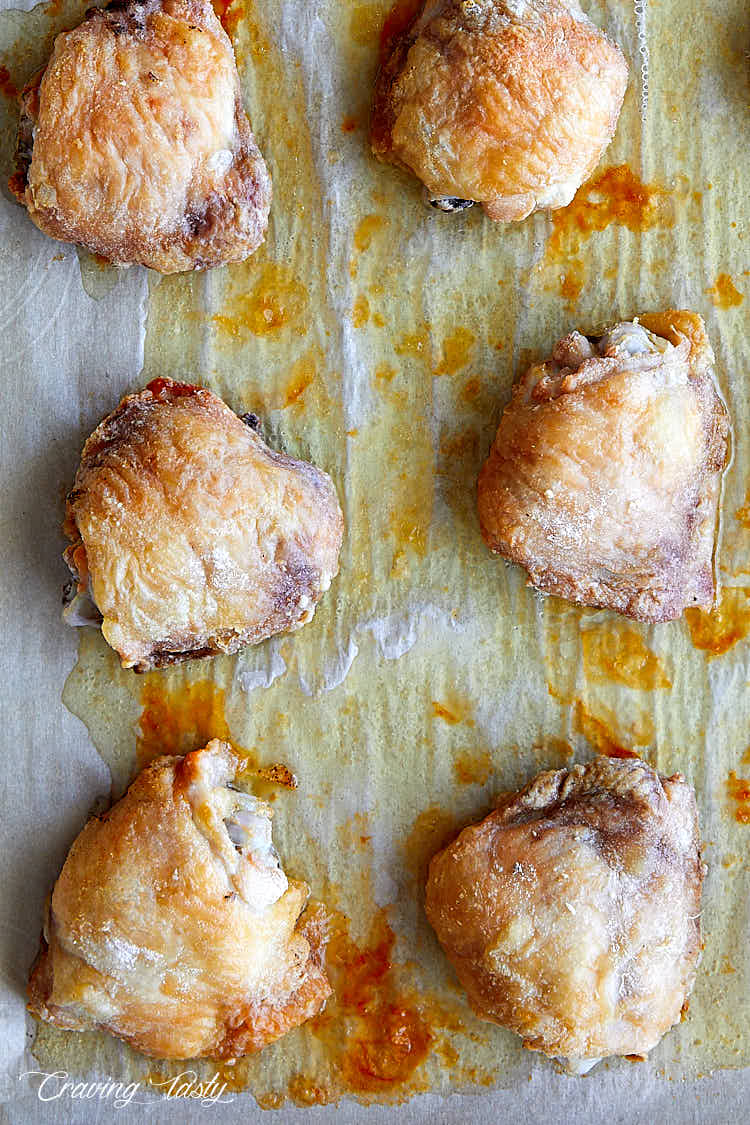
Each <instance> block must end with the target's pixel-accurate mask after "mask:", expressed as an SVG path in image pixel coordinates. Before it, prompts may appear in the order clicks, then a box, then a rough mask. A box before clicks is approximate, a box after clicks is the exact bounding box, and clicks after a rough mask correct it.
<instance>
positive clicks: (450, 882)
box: [426, 758, 704, 1070]
mask: <svg viewBox="0 0 750 1125" xmlns="http://www.w3.org/2000/svg"><path fill="white" fill-rule="evenodd" d="M703 874H704V868H703V865H702V862H701V858H700V847H699V837H698V818H697V809H696V804H695V797H694V794H693V792H692V789H691V788H690V786H689V785H688V784H687V782H686V781H685V779H684V778H683V777H681V776H680V775H679V774H676V775H675V776H674V777H670V778H663V777H659V775H658V774H656V773H655V772H654V771H653V770H652V769H651V768H650V767H649V766H648V765H647V764H646V763H645V762H642V761H639V760H635V759H628V760H615V759H609V758H599V759H597V760H596V761H594V762H593V763H591V764H590V765H588V766H581V765H576V766H573V767H572V768H571V769H567V770H557V771H553V772H548V773H542V774H540V775H539V776H538V777H537V778H535V779H534V780H533V781H532V782H531V783H530V784H529V785H527V786H526V788H525V789H522V790H521V792H520V793H514V794H511V795H509V796H506V797H504V798H502V799H501V800H500V801H499V802H498V807H497V811H495V812H493V813H491V814H490V815H489V816H488V817H487V818H486V819H485V820H483V821H481V822H480V823H479V824H474V825H472V826H471V827H469V828H466V829H464V831H463V832H462V833H461V834H460V835H459V836H458V838H457V839H456V840H455V841H454V842H453V843H452V844H450V845H449V846H448V847H447V848H445V849H444V850H443V851H441V852H439V853H438V854H437V855H436V856H435V857H434V859H433V860H432V863H431V865H430V870H429V878H428V883H427V892H426V895H427V897H426V910H427V916H428V918H429V920H430V922H431V924H432V926H433V927H434V929H435V932H436V933H437V936H438V939H439V940H440V943H441V945H442V946H443V949H444V950H445V952H446V954H447V955H448V957H449V958H450V960H451V962H452V963H453V966H454V968H455V969H456V972H457V974H458V977H459V979H460V981H461V983H462V985H463V986H464V988H465V989H466V992H467V994H468V998H469V1001H470V1003H471V1006H472V1007H473V1008H474V1010H475V1011H476V1012H477V1014H478V1015H480V1016H482V1017H483V1018H484V1019H488V1020H492V1021H493V1022H495V1023H499V1024H501V1025H502V1026H503V1027H507V1028H509V1029H510V1030H512V1031H514V1032H516V1033H517V1034H518V1035H521V1036H523V1040H524V1046H525V1047H528V1048H530V1049H532V1050H535V1051H543V1052H545V1053H546V1054H548V1055H550V1056H560V1057H563V1058H568V1059H569V1060H570V1061H571V1065H572V1066H573V1067H574V1068H576V1069H579V1070H585V1069H586V1068H587V1067H588V1066H589V1065H593V1063H594V1062H595V1061H597V1060H598V1059H599V1058H602V1057H605V1056H608V1055H641V1056H642V1055H645V1054H646V1053H647V1052H648V1051H650V1050H651V1049H652V1048H653V1047H654V1046H655V1045H656V1044H657V1043H658V1041H659V1040H660V1039H661V1037H662V1036H663V1035H664V1034H665V1032H666V1031H668V1030H669V1028H670V1027H671V1026H672V1025H673V1024H674V1023H676V1022H677V1021H678V1020H679V1018H680V1013H681V1011H682V1008H683V1005H684V1003H685V1001H686V999H687V997H688V996H689V994H690V991H691V989H692V987H693V982H694V980H695V973H696V966H697V963H698V959H699V955H700V949H701V937H700V909H701V908H700V900H701V888H702V882H703Z"/></svg>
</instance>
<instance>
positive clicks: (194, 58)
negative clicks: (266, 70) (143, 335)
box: [11, 0, 271, 273]
mask: <svg viewBox="0 0 750 1125" xmlns="http://www.w3.org/2000/svg"><path fill="white" fill-rule="evenodd" d="M22 110H23V112H22V118H21V124H20V128H19V144H18V169H19V170H18V172H17V174H16V175H15V176H14V177H13V178H12V180H11V189H12V190H13V191H14V193H15V194H16V196H17V197H18V199H19V200H20V202H21V203H23V204H24V205H25V207H26V208H27V210H28V212H29V215H30V217H31V218H32V219H33V221H34V222H35V223H36V225H37V226H38V227H39V229H40V230H42V231H44V232H45V234H49V235H51V236H52V237H53V238H57V239H60V240H61V241H63V242H77V243H80V244H81V245H83V246H85V247H86V248H87V249H89V250H91V251H92V252H94V253H96V254H99V255H101V256H102V257H104V258H106V259H108V260H109V261H111V262H114V263H119V264H126V263H131V262H140V263H141V264H142V265H144V266H149V267H151V269H155V270H159V271H160V272H161V273H175V272H178V271H181V270H192V269H205V268H207V267H210V266H219V265H223V264H224V263H226V262H238V261H242V260H244V259H245V258H247V257H249V255H250V254H252V253H253V251H254V250H255V249H257V247H258V246H259V245H260V243H261V242H262V241H263V235H264V233H265V229H266V224H267V222H268V209H269V206H270V200H271V184H270V180H269V177H268V172H267V171H266V166H265V164H264V162H263V158H262V157H261V155H260V152H259V151H258V147H257V145H256V143H255V141H254V139H253V135H252V133H251V131H250V124H249V122H248V119H247V116H246V114H245V111H244V109H243V107H242V99H241V95H240V86H239V78H238V75H237V67H236V64H235V60H234V53H233V51H232V45H231V43H230V41H229V38H228V36H227V35H226V33H225V31H224V30H223V28H222V26H221V24H220V23H219V21H218V19H217V18H216V15H215V14H214V10H213V8H212V6H211V4H210V2H209V0H118V2H116V3H113V4H110V5H109V6H108V7H107V8H104V9H98V8H92V9H91V10H90V11H89V12H87V14H86V17H85V19H84V21H83V23H82V24H80V26H79V27H77V28H75V29H74V30H73V31H68V32H65V33H64V34H62V35H58V36H57V38H56V39H55V44H54V48H53V51H52V56H51V58H50V60H49V62H48V63H47V66H46V68H45V70H44V71H43V72H42V73H41V74H39V75H37V77H36V79H35V80H34V81H33V82H32V84H31V85H30V87H29V88H27V90H25V91H24V94H23V98H22Z"/></svg>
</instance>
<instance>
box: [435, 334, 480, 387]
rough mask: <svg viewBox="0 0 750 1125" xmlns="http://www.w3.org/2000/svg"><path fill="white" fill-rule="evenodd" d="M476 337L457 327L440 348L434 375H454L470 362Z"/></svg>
mask: <svg viewBox="0 0 750 1125" xmlns="http://www.w3.org/2000/svg"><path fill="white" fill-rule="evenodd" d="M476 339H477V338H476V336H475V335H474V333H473V332H470V331H469V329H468V328H461V327H458V328H456V330H455V331H454V332H452V333H451V334H450V335H449V336H446V337H445V339H444V340H443V343H442V345H441V348H440V352H441V355H440V360H439V361H438V363H437V364H436V365H435V374H436V375H455V374H456V372H457V371H460V370H461V368H462V367H466V365H467V363H468V362H469V361H470V359H471V357H472V354H473V351H474V345H475V344H476Z"/></svg>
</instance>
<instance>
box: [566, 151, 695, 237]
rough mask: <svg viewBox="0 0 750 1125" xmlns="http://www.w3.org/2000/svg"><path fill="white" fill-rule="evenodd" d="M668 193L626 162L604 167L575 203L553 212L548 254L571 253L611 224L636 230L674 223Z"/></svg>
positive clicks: (583, 189) (581, 190)
mask: <svg viewBox="0 0 750 1125" xmlns="http://www.w3.org/2000/svg"><path fill="white" fill-rule="evenodd" d="M669 194H670V193H669V192H668V191H666V190H665V189H664V188H659V187H656V186H655V185H653V184H644V183H642V182H641V181H640V180H639V179H638V177H637V176H636V175H635V174H634V173H633V172H632V171H631V170H630V168H629V167H628V166H627V164H619V165H616V166H615V167H612V168H605V169H604V170H603V171H602V172H600V173H599V174H598V175H596V176H594V178H593V179H591V180H589V181H588V183H586V184H584V185H583V187H582V188H580V189H579V190H578V193H577V194H576V196H575V199H574V200H573V202H572V203H570V204H568V206H567V207H563V208H561V209H560V210H559V211H553V212H552V235H551V237H550V240H549V243H548V245H547V256H548V257H553V256H556V255H558V254H559V253H560V252H561V251H563V252H570V251H571V250H572V249H573V248H574V247H578V246H579V245H580V243H581V241H582V239H584V238H588V237H589V235H591V234H592V233H593V232H594V231H599V230H605V229H606V228H607V227H608V226H610V224H611V223H615V224H616V225H618V226H623V227H627V228H628V230H631V231H634V232H640V231H646V230H650V229H651V228H652V227H655V226H667V227H669V226H672V225H673V223H674V219H673V217H672V215H671V214H670V212H669V211H668V209H667V207H666V200H667V199H668V197H669Z"/></svg>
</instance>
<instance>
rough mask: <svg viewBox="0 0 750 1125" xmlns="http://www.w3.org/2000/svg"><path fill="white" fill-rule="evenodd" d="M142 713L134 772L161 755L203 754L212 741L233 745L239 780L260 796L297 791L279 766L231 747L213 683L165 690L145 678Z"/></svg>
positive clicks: (160, 681) (154, 676)
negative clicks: (239, 764)
mask: <svg viewBox="0 0 750 1125" xmlns="http://www.w3.org/2000/svg"><path fill="white" fill-rule="evenodd" d="M141 703H142V705H143V710H142V712H141V717H140V719H139V720H138V735H137V738H136V769H137V770H141V769H143V768H144V766H147V765H148V764H149V762H152V761H153V760H154V759H155V758H158V757H160V756H161V755H162V754H175V755H179V754H188V753H190V751H191V750H201V749H203V747H204V746H205V745H206V744H207V743H209V742H210V741H211V739H212V738H220V739H221V740H222V741H223V742H229V743H231V744H232V746H233V747H234V749H235V750H236V751H237V753H238V754H240V755H241V757H242V759H243V762H242V768H241V770H240V773H239V775H238V776H239V777H240V778H244V779H246V780H248V781H249V782H250V783H251V784H252V785H253V788H254V790H255V791H256V793H257V794H258V795H259V796H262V797H268V796H269V795H270V794H272V793H273V791H274V790H275V789H279V788H283V789H296V788H297V778H296V777H295V775H294V774H293V773H292V771H291V770H290V769H289V767H288V766H286V765H284V764H283V763H280V762H275V763H272V764H271V765H267V766H261V765H259V764H258V761H257V757H256V755H255V754H254V753H252V752H250V751H248V750H245V749H244V748H243V747H242V746H238V745H237V743H236V742H233V740H232V735H231V731H230V729H229V724H228V723H227V720H226V716H225V713H224V705H225V695H224V690H223V688H219V687H217V686H216V684H215V683H214V682H213V681H212V680H196V681H194V682H192V683H191V682H180V683H179V684H177V685H174V686H171V685H170V686H168V685H167V684H166V683H165V681H164V678H163V675H162V673H160V672H151V673H149V674H147V675H146V676H144V677H143V685H142V687H141Z"/></svg>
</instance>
